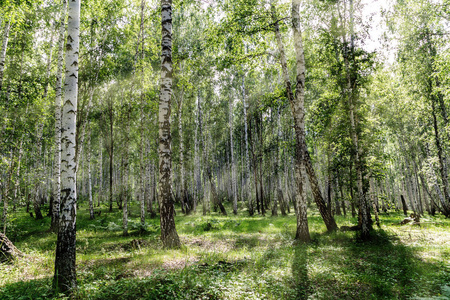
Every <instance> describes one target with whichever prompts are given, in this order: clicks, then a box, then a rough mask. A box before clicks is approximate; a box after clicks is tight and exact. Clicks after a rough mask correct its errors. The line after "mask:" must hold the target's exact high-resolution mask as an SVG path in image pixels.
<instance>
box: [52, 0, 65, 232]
mask: <svg viewBox="0 0 450 300" xmlns="http://www.w3.org/2000/svg"><path fill="white" fill-rule="evenodd" d="M62 4H63V7H62V10H61V19H60V25H59V41H58V68H57V71H56V89H55V94H56V97H55V159H54V170H53V174H54V184H53V203H52V204H53V205H52V221H51V230H52V231H54V232H58V225H59V215H60V203H61V95H62V89H61V88H62V75H63V62H64V33H65V29H66V26H65V24H66V11H67V1H66V0H62Z"/></svg>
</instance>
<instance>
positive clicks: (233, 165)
mask: <svg viewBox="0 0 450 300" xmlns="http://www.w3.org/2000/svg"><path fill="white" fill-rule="evenodd" d="M228 118H229V120H228V122H229V129H230V150H231V187H232V191H233V214H235V215H237V183H236V162H235V159H234V140H233V100H232V98H231V99H230V104H229V114H228Z"/></svg>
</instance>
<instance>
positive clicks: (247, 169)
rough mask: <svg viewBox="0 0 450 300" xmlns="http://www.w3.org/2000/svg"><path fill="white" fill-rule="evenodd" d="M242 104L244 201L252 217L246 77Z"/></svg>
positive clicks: (243, 83) (243, 78) (243, 84)
mask: <svg viewBox="0 0 450 300" xmlns="http://www.w3.org/2000/svg"><path fill="white" fill-rule="evenodd" d="M242 102H243V108H244V139H245V162H244V187H243V189H244V193H243V194H244V201H245V198H247V201H248V213H249V215H250V216H253V214H254V207H253V200H252V193H251V191H250V186H251V178H250V174H251V173H250V170H251V169H250V156H249V153H248V151H249V150H248V149H249V145H248V116H247V112H248V103H247V102H246V92H245V77H244V76H243V77H242Z"/></svg>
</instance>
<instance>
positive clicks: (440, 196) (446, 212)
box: [426, 144, 450, 217]
mask: <svg viewBox="0 0 450 300" xmlns="http://www.w3.org/2000/svg"><path fill="white" fill-rule="evenodd" d="M426 151H427V156H428V157H429V156H430V153H429V152H430V150H429V149H428V144H427V145H426ZM429 167H430V170H431V171H432V177H433V186H434V189H435V191H436V194H437V195H438V199H439V201H440V202H441V205H442V211H443V213H444V215H445V216H446V217H449V216H450V210H447V209H446V203H445V197H444V195H443V194H442V191H441V188H440V187H439V182H438V180H437V176H436V173H435V172H434V167H433V164H432V163H431V161H429Z"/></svg>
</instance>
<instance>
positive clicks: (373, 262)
mask: <svg viewBox="0 0 450 300" xmlns="http://www.w3.org/2000/svg"><path fill="white" fill-rule="evenodd" d="M136 206H137V205H136ZM101 210H102V214H101V216H99V217H97V218H96V219H95V220H93V221H91V220H89V214H88V211H87V209H86V207H83V206H81V207H80V209H79V215H78V220H77V230H78V231H77V232H78V233H77V276H78V287H79V289H78V291H77V293H76V299H365V300H367V299H435V300H437V299H450V220H449V219H444V218H443V217H436V218H434V217H429V216H428V215H426V216H425V218H423V219H422V221H423V222H424V223H423V224H422V225H421V226H412V225H404V226H400V225H398V224H399V222H400V221H401V220H402V219H403V216H402V215H401V214H400V213H395V212H391V213H390V214H381V215H380V219H381V229H375V230H374V232H373V239H372V241H371V242H366V243H362V242H360V241H358V239H357V237H356V236H355V233H354V232H335V233H326V232H325V231H326V229H325V226H324V224H323V222H322V221H321V218H320V216H319V214H318V212H316V211H315V210H311V211H309V218H308V219H309V229H310V232H311V237H312V239H313V242H311V243H310V244H307V245H303V244H300V245H297V244H296V243H295V241H294V236H295V223H296V222H295V216H294V215H293V213H292V211H291V214H290V215H289V216H285V217H283V216H278V217H270V216H266V217H262V216H254V217H248V216H247V214H246V212H245V211H244V212H240V215H239V216H229V217H223V216H219V215H218V214H216V213H213V214H212V215H211V216H207V217H204V216H202V215H201V209H200V210H199V212H198V213H197V214H194V215H191V216H183V215H182V214H181V212H180V211H177V213H178V214H177V217H176V226H177V230H178V233H179V235H180V238H181V240H182V243H183V247H182V248H181V249H180V250H164V249H162V246H161V242H160V240H159V233H160V231H159V219H152V220H147V224H148V226H147V228H146V229H147V232H146V233H144V234H141V233H139V229H140V226H139V215H138V211H137V210H136V211H132V212H131V216H130V223H129V225H130V235H129V236H128V237H123V236H122V230H121V218H122V214H121V212H120V211H117V209H116V210H115V212H113V213H107V209H106V208H105V207H102V208H101ZM230 212H231V211H230ZM336 220H337V223H338V225H339V226H342V225H354V224H355V223H356V219H353V218H351V217H341V216H337V217H336ZM208 224H209V225H208ZM49 227H50V219H49V218H48V217H46V218H45V219H44V220H39V221H37V220H35V219H32V218H31V217H30V216H29V215H27V214H26V213H25V212H23V213H17V214H15V215H13V216H12V223H11V226H10V227H9V233H8V237H9V238H10V239H11V240H12V241H13V242H14V243H15V245H16V246H17V247H18V248H19V250H21V251H22V252H23V253H24V254H25V256H24V258H22V259H20V260H18V261H16V262H15V264H13V265H5V264H3V265H0V299H1V300H3V299H14V300H18V299H64V295H55V294H53V292H52V288H51V287H52V276H53V271H54V269H53V268H54V255H55V245H56V235H55V234H53V233H50V232H49V231H48V228H49Z"/></svg>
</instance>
